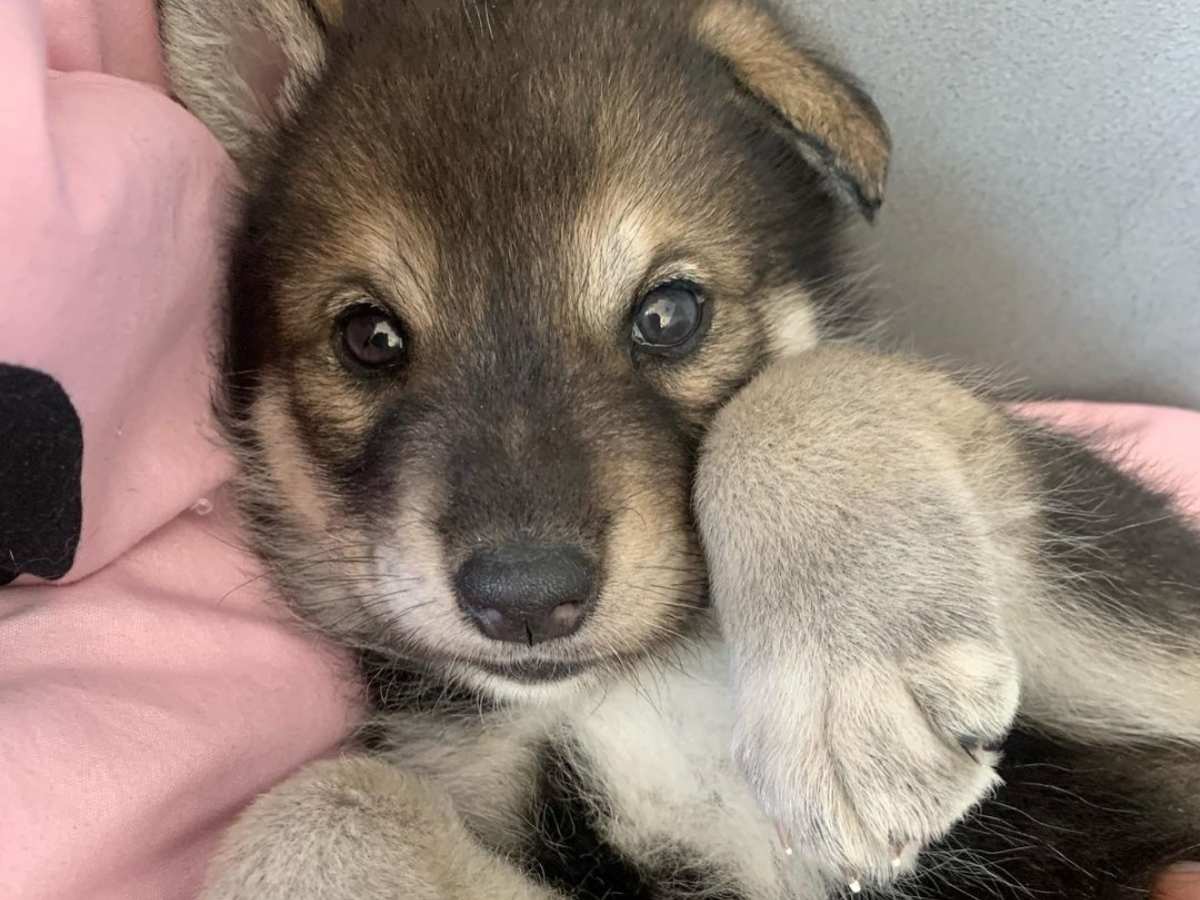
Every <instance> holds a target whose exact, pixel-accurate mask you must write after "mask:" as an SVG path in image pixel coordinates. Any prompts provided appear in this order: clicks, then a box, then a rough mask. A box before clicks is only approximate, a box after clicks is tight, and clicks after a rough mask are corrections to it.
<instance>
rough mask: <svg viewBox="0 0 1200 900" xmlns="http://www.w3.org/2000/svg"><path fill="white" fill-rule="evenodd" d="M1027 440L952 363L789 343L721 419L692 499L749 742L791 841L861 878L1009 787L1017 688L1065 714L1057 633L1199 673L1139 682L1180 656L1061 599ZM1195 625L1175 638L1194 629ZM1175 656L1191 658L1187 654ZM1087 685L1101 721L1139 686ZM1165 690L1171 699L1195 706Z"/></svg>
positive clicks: (1138, 669) (838, 871)
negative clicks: (1135, 644) (786, 353)
mask: <svg viewBox="0 0 1200 900" xmlns="http://www.w3.org/2000/svg"><path fill="white" fill-rule="evenodd" d="M1023 441H1024V433H1023V431H1022V430H1021V429H1019V428H1016V427H1015V426H1014V424H1013V423H1012V421H1011V420H1010V419H1009V418H1008V417H1007V416H1006V415H1004V414H1003V413H1002V412H1000V411H999V410H997V409H996V408H994V407H993V406H991V405H990V404H989V403H987V402H985V401H983V400H981V399H979V398H977V397H975V396H974V395H972V394H971V393H970V392H968V391H966V390H964V389H962V388H961V387H959V386H958V385H956V384H955V383H954V382H952V381H951V380H950V379H948V378H946V377H945V376H943V375H941V374H939V373H937V372H935V371H933V370H930V369H927V368H924V367H922V366H920V365H918V364H915V363H910V362H907V361H905V360H901V359H895V358H890V357H880V356H875V355H871V354H868V353H866V352H864V351H860V350H855V349H851V348H844V347H839V348H820V349H817V350H814V351H812V352H810V353H808V354H805V355H803V356H800V357H796V358H794V359H790V360H787V361H784V362H780V363H778V364H776V365H775V366H773V367H772V368H771V369H769V370H768V371H767V372H765V373H763V375H762V376H760V377H759V378H758V379H756V381H755V382H753V383H751V384H750V385H749V386H747V388H746V389H745V390H743V391H742V392H741V393H740V394H739V395H738V396H737V397H735V398H734V400H733V401H732V402H731V403H730V404H729V405H728V407H727V408H726V409H725V410H724V411H722V413H721V414H720V415H719V416H718V418H717V420H716V421H715V422H714V425H713V427H712V429H711V431H710V434H709V437H708V439H707V442H706V445H705V448H704V454H703V456H702V460H701V464H700V469H699V472H698V478H697V486H696V505H697V514H698V523H699V527H700V530H701V533H702V536H703V539H704V543H705V551H706V553H707V555H708V558H709V570H710V577H711V582H712V590H713V597H714V603H715V605H716V607H717V611H718V614H719V616H720V619H721V623H722V628H723V630H724V633H725V636H726V640H727V641H728V643H729V645H730V649H731V654H732V658H733V665H734V673H733V674H734V689H735V694H736V698H737V702H738V713H739V716H738V723H737V728H736V734H735V738H734V742H735V743H734V751H735V755H736V758H737V760H738V762H739V764H740V765H741V766H742V768H743V770H744V771H745V773H746V775H747V777H748V779H749V781H750V782H751V784H752V786H753V787H754V789H755V790H756V792H757V793H758V795H759V798H760V801H761V802H762V804H763V806H764V807H765V809H766V810H767V812H768V813H769V814H770V815H772V816H773V817H774V818H775V819H776V820H777V821H778V822H779V824H780V826H781V828H782V829H783V831H784V833H785V834H786V835H788V836H789V837H790V840H791V841H792V842H793V844H794V845H795V847H796V849H797V850H802V851H805V852H807V853H808V854H811V855H812V856H814V857H816V858H817V859H819V860H821V861H823V862H825V863H826V864H827V865H828V866H829V868H830V870H831V872H832V874H833V876H834V877H835V878H841V879H843V880H844V882H845V883H849V884H851V885H852V886H855V887H857V886H858V885H859V884H866V883H871V882H874V883H885V882H887V881H889V880H891V879H893V878H895V877H897V876H898V875H901V874H903V873H904V872H905V871H906V870H907V869H909V868H911V867H912V866H913V864H914V862H915V858H916V852H917V851H918V850H920V848H922V847H924V846H926V845H928V844H929V843H931V842H933V841H935V840H937V839H939V838H940V837H942V836H944V835H945V834H946V833H947V832H948V831H949V829H950V828H951V826H952V825H954V824H955V823H956V822H958V821H959V820H960V819H961V818H962V817H963V816H964V814H966V813H967V812H968V811H969V810H970V809H972V808H973V807H974V806H975V805H976V804H977V803H978V802H979V801H980V800H981V799H982V798H984V797H986V796H987V795H989V794H990V793H991V792H992V791H993V790H994V789H995V788H996V786H997V784H998V778H997V775H996V773H995V771H994V765H995V763H996V762H997V755H996V754H995V753H993V752H992V749H993V748H994V747H996V746H998V745H999V744H1000V743H1001V742H1002V740H1003V738H1004V737H1005V735H1006V734H1007V732H1008V731H1009V730H1010V728H1011V726H1012V724H1013V722H1014V719H1015V716H1016V713H1017V709H1018V701H1019V700H1020V699H1025V700H1027V701H1028V702H1029V703H1030V705H1031V706H1032V707H1033V708H1035V709H1037V710H1039V711H1041V712H1042V713H1044V714H1045V715H1052V716H1057V717H1059V718H1061V717H1062V716H1065V715H1066V714H1067V711H1068V710H1069V708H1070V707H1071V697H1072V696H1073V695H1074V694H1076V693H1077V692H1078V691H1079V690H1080V687H1079V685H1078V682H1077V680H1076V681H1071V680H1069V679H1068V680H1065V681H1064V676H1063V674H1062V673H1061V672H1060V671H1059V669H1058V668H1056V664H1055V663H1054V661H1053V659H1052V658H1050V659H1047V658H1042V657H1045V656H1046V654H1047V648H1048V645H1050V644H1054V643H1055V642H1057V643H1058V645H1059V647H1060V648H1061V649H1060V652H1066V651H1067V650H1069V651H1070V653H1071V654H1073V655H1078V654H1079V652H1080V651H1079V649H1078V648H1077V647H1076V646H1074V645H1073V644H1072V643H1071V640H1072V639H1073V638H1079V639H1083V637H1084V635H1085V634H1086V635H1087V640H1088V647H1089V652H1091V653H1092V654H1093V655H1095V656H1097V657H1098V658H1099V659H1100V660H1104V659H1107V660H1108V661H1109V662H1110V663H1111V667H1112V668H1114V669H1115V670H1116V671H1117V672H1120V671H1122V670H1121V667H1122V666H1124V667H1126V668H1125V670H1124V671H1125V672H1126V673H1127V677H1128V683H1129V684H1130V685H1132V691H1133V692H1134V693H1136V691H1137V690H1138V686H1147V687H1146V690H1147V691H1157V692H1159V693H1160V694H1161V695H1162V697H1164V698H1166V697H1168V696H1170V695H1174V696H1176V697H1182V696H1185V695H1186V694H1187V691H1186V690H1183V686H1184V683H1185V681H1184V680H1183V679H1182V678H1181V676H1180V675H1179V674H1174V675H1172V676H1171V677H1170V678H1168V680H1167V681H1166V682H1161V684H1160V686H1159V687H1153V688H1151V687H1149V685H1151V684H1157V683H1159V681H1156V679H1155V678H1154V677H1151V675H1153V674H1157V675H1160V676H1165V675H1166V674H1167V672H1168V669H1167V667H1166V666H1163V665H1161V664H1157V663H1155V662H1153V660H1155V659H1157V658H1158V654H1146V655H1144V657H1143V659H1142V660H1140V661H1138V660H1136V659H1135V658H1134V657H1133V656H1130V655H1127V654H1120V655H1117V654H1115V653H1114V651H1113V650H1112V648H1113V647H1114V646H1115V644H1113V643H1112V642H1110V641H1109V640H1108V638H1111V637H1112V636H1113V635H1115V634H1116V633H1117V632H1118V631H1119V628H1118V623H1117V622H1115V621H1113V620H1112V616H1111V614H1110V615H1109V621H1108V622H1107V624H1105V625H1102V626H1097V627H1092V628H1088V629H1080V630H1079V631H1078V632H1076V631H1073V630H1072V628H1071V624H1070V622H1071V620H1070V618H1069V617H1064V616H1063V615H1062V613H1061V610H1060V611H1058V612H1054V610H1057V609H1059V607H1060V606H1061V601H1062V598H1061V596H1060V595H1059V594H1060V592H1061V591H1062V590H1064V589H1067V588H1064V585H1069V584H1072V583H1077V582H1072V581H1071V580H1069V579H1068V580H1064V581H1063V582H1062V583H1057V582H1056V583H1054V584H1050V583H1049V579H1048V576H1047V570H1046V568H1045V566H1044V565H1043V564H1042V561H1041V553H1042V550H1043V548H1044V540H1045V535H1044V533H1043V529H1044V528H1045V516H1044V514H1043V513H1044V510H1043V509H1042V505H1041V501H1042V498H1043V492H1044V486H1043V485H1042V484H1040V483H1039V481H1038V478H1037V477H1036V473H1035V472H1034V471H1033V469H1032V467H1031V465H1030V463H1029V448H1028V447H1027V446H1025V444H1024V442H1023ZM1094 611H1095V612H1096V616H1094V617H1093V618H1097V617H1099V620H1103V619H1104V615H1103V613H1102V612H1099V611H1096V610H1094ZM1051 625H1053V629H1054V630H1050V629H1051ZM1197 634H1200V629H1195V628H1193V629H1192V631H1191V632H1190V633H1188V634H1186V635H1184V637H1183V638H1181V639H1178V640H1176V642H1175V645H1174V646H1176V647H1179V646H1180V644H1181V642H1182V643H1187V642H1189V641H1190V642H1191V645H1192V646H1193V648H1195V647H1200V641H1197V640H1196V636H1197ZM1138 640H1140V641H1141V642H1142V643H1143V644H1144V643H1146V641H1147V638H1146V637H1145V635H1144V634H1141V635H1140V636H1139V638H1138ZM1126 643H1128V641H1127V640H1126ZM1035 657H1039V658H1040V662H1037V664H1035ZM1172 658H1173V659H1174V660H1176V662H1177V664H1178V666H1177V668H1179V669H1180V671H1183V672H1186V671H1188V667H1189V666H1193V665H1194V662H1195V659H1196V658H1197V654H1196V653H1194V652H1192V651H1185V650H1182V649H1177V650H1176V651H1175V652H1174V655H1173V657H1172ZM1092 666H1093V667H1094V668H1102V665H1101V664H1100V663H1098V662H1093V663H1092ZM1150 667H1152V668H1153V672H1151V671H1150ZM1143 670H1145V671H1143ZM1026 671H1028V672H1030V673H1032V674H1031V676H1030V677H1029V678H1024V673H1025V672H1026ZM1193 671H1194V669H1193ZM1056 673H1057V674H1056ZM1022 691H1024V692H1025V694H1026V696H1025V697H1024V698H1022V696H1021V695H1022ZM1181 691H1182V693H1181ZM1149 696H1150V695H1149V694H1147V696H1146V698H1143V700H1145V699H1147V698H1149ZM1088 699H1089V705H1088V706H1087V708H1086V709H1085V710H1084V712H1083V715H1086V717H1087V719H1088V720H1089V721H1091V722H1093V723H1103V722H1104V721H1105V718H1106V716H1111V717H1112V720H1113V721H1114V722H1117V723H1119V722H1122V721H1123V720H1124V719H1125V718H1128V717H1130V716H1132V715H1134V709H1133V707H1135V706H1136V705H1137V698H1136V697H1135V698H1124V697H1122V698H1114V699H1113V700H1111V701H1110V702H1108V704H1107V705H1106V706H1104V705H1102V704H1103V698H1102V697H1100V696H1099V692H1092V695H1091V696H1089V698H1088ZM1159 705H1166V706H1169V704H1168V701H1167V700H1166V699H1163V701H1162V704H1159ZM1170 710H1172V711H1173V712H1174V714H1175V718H1174V719H1171V718H1170V717H1168V716H1167V715H1166V713H1163V714H1162V715H1160V716H1159V718H1158V721H1160V722H1178V721H1181V720H1182V719H1183V718H1186V717H1187V716H1188V715H1191V716H1193V717H1196V716H1197V711H1196V710H1195V709H1186V708H1185V705H1184V704H1181V703H1179V702H1176V704H1175V706H1173V707H1170ZM1067 725H1068V727H1069V726H1070V723H1069V722H1067ZM1117 730H1120V729H1119V727H1118V728H1117ZM1142 733H1145V728H1144V727H1142Z"/></svg>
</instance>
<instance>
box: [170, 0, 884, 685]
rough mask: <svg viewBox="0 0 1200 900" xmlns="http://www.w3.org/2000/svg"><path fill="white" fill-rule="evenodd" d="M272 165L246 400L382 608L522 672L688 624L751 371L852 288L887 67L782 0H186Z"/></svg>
mask: <svg viewBox="0 0 1200 900" xmlns="http://www.w3.org/2000/svg"><path fill="white" fill-rule="evenodd" d="M162 7H163V34H164V41H165V45H166V47H167V54H168V59H169V61H170V64H171V68H172V71H173V73H174V77H175V82H176V87H177V90H178V92H179V93H180V95H181V97H182V98H183V99H184V101H185V102H187V103H188V104H189V105H190V106H191V107H192V108H193V109H194V110H196V111H197V112H198V113H199V114H200V115H201V116H202V117H204V118H205V119H206V120H207V121H208V122H209V124H210V125H211V126H212V127H213V129H214V131H215V132H216V133H217V134H218V136H220V137H221V138H222V139H223V140H224V142H225V143H226V145H227V146H228V147H229V148H230V150H231V152H232V153H233V154H234V156H235V158H236V159H237V160H238V162H239V163H240V164H241V166H242V168H243V171H244V172H245V174H246V180H247V195H246V198H245V205H244V210H243V215H242V220H241V225H240V228H239V231H238V234H237V239H236V241H235V242H234V245H233V248H232V258H231V267H230V272H231V274H230V285H229V292H230V306H229V317H228V321H227V326H228V327H227V337H228V350H227V355H226V359H225V367H224V383H223V389H222V398H221V409H222V414H223V417H224V420H225V422H226V424H227V426H228V428H229V431H230V434H231V436H232V437H233V439H234V443H235V446H236V447H237V448H238V450H239V452H240V454H241V460H242V464H243V470H244V475H245V477H244V479H243V482H244V486H245V488H246V491H245V496H246V504H245V505H246V510H247V513H248V516H249V518H250V521H251V524H252V525H253V526H254V533H255V535H256V539H257V544H258V548H259V550H260V552H261V553H262V555H263V556H264V558H265V559H266V560H267V561H268V563H269V564H270V566H271V569H272V571H273V573H274V576H275V578H276V579H277V580H278V581H279V582H280V584H281V586H282V588H283V590H284V591H285V592H286V593H287V595H288V596H289V597H290V599H291V600H292V601H293V602H294V603H295V604H296V606H297V607H298V608H299V609H300V610H301V611H302V612H303V613H304V614H305V615H306V616H307V617H308V618H309V619H310V620H311V621H312V622H313V623H315V624H316V625H317V626H318V627H320V628H321V629H323V630H324V631H326V632H328V633H330V634H333V635H334V636H336V637H338V638H340V639H342V640H344V641H346V642H347V643H350V644H353V645H357V646H361V647H365V648H371V649H374V650H377V651H380V652H383V653H385V654H393V655H395V656H398V657H403V658H405V659H409V660H411V659H417V660H420V661H421V662H422V663H423V664H426V665H431V666H435V667H437V668H439V669H441V670H443V671H444V672H446V673H448V674H450V675H453V676H456V677H459V678H463V679H466V680H468V681H470V682H472V683H474V684H476V685H480V684H483V685H489V686H491V687H492V688H494V689H496V690H500V691H504V690H512V689H514V688H515V686H517V685H523V686H524V688H523V689H524V690H525V691H526V692H528V691H529V689H530V686H531V685H541V686H543V687H544V686H546V685H549V684H551V683H553V684H565V683H570V682H571V681H572V680H574V679H576V678H583V677H587V676H588V675H589V674H595V673H599V672H602V671H604V670H605V669H606V668H611V667H614V666H619V665H621V664H622V663H623V662H624V661H627V660H628V659H630V658H631V657H635V656H637V655H640V654H645V653H647V652H649V651H651V650H653V649H655V648H656V647H659V646H660V645H662V644H664V643H668V642H673V641H675V640H678V639H679V638H680V637H681V636H685V635H686V634H687V633H688V632H689V630H690V629H693V628H694V627H695V623H696V621H698V620H697V617H696V616H695V615H694V614H695V611H696V610H697V609H698V608H700V607H701V606H703V604H704V594H705V574H704V565H703V557H702V554H701V553H700V550H699V547H698V545H697V541H696V537H695V534H694V531H693V528H692V524H691V500H690V486H691V484H690V483H691V477H692V471H693V462H694V459H695V456H696V453H697V450H698V446H699V443H700V441H701V439H702V437H703V434H704V429H705V426H706V424H707V423H708V421H709V420H710V418H711V417H712V415H713V413H714V412H715V411H716V410H717V409H718V408H719V407H720V406H721V404H722V403H723V402H724V401H725V400H726V399H727V398H728V397H729V396H730V395H731V394H732V393H733V392H734V391H736V390H737V389H738V388H739V387H740V386H741V385H742V384H744V383H745V382H746V381H747V380H748V379H749V378H751V377H752V376H753V375H754V373H755V372H756V371H757V370H758V369H759V368H760V367H761V366H763V365H764V364H765V363H767V362H768V361H770V360H771V359H772V358H773V357H775V356H778V355H780V354H784V353H793V352H802V351H804V350H805V349H807V348H809V347H811V346H812V345H813V344H814V343H815V342H816V341H818V340H819V339H820V338H821V336H822V335H824V334H826V333H829V332H831V331H836V330H837V329H838V328H839V327H841V325H842V324H843V322H844V320H845V318H846V316H847V307H846V305H845V304H844V303H843V298H842V297H841V293H840V291H839V284H840V282H841V280H842V278H843V276H844V274H845V273H844V271H843V269H842V262H841V259H840V257H839V243H838V232H839V228H840V226H841V225H842V224H843V222H844V221H845V219H846V217H847V212H848V211H852V210H853V208H854V207H855V206H857V207H858V208H859V209H860V210H861V211H862V212H864V213H866V214H868V215H870V214H871V213H873V211H874V210H875V209H876V208H877V206H878V204H879V202H880V198H881V192H882V187H883V182H884V178H885V173H886V163H887V146H888V141H887V134H886V130H885V129H884V126H883V125H882V122H881V121H880V119H879V116H878V113H877V111H876V110H875V108H874V106H873V105H872V104H871V103H870V101H869V100H867V99H866V97H865V96H864V95H863V94H862V93H861V92H859V91H858V90H857V89H856V88H855V87H853V85H851V84H850V83H849V82H848V81H847V80H846V79H845V78H844V77H843V76H841V75H840V74H838V73H837V72H836V71H834V70H833V69H831V68H829V67H828V66H826V65H825V64H823V63H822V62H820V61H819V60H817V59H816V58H814V57H813V56H812V55H810V54H807V53H805V52H802V51H801V50H800V49H798V48H797V47H796V46H795V45H794V44H793V43H792V42H791V41H790V39H789V38H788V36H787V34H786V32H785V31H784V30H783V29H782V28H781V27H780V25H779V24H778V23H777V22H776V20H775V19H774V18H772V17H771V16H770V15H768V14H767V13H766V12H765V11H764V10H763V8H762V7H760V6H759V5H758V4H757V3H753V2H749V0H705V2H700V0H681V2H675V3H660V2H651V0H619V2H617V0H614V2H609V3H588V4H580V3H576V2H573V0H538V2H535V0H513V2H508V3H500V4H492V3H487V4H475V3H468V4H460V3H443V2H433V0H412V2H407V3H386V2H365V0H359V2H354V0H347V2H346V3H345V4H344V5H343V4H342V3H339V2H334V0H321V2H317V0H308V2H304V0H257V2H255V3H249V4H243V3H234V2H233V0H228V2H218V0H206V2H204V3H201V2H198V0H163V4H162Z"/></svg>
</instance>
